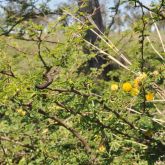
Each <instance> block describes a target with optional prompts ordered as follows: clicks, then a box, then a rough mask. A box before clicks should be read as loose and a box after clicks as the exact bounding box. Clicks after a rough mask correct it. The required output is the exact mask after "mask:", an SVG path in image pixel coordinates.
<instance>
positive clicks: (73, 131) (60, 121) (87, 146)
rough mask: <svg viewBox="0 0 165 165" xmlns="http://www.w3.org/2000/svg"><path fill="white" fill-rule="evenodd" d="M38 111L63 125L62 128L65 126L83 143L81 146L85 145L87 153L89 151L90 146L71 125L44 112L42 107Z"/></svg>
mask: <svg viewBox="0 0 165 165" xmlns="http://www.w3.org/2000/svg"><path fill="white" fill-rule="evenodd" d="M38 112H39V113H40V114H41V115H43V116H46V117H48V118H50V119H52V120H54V121H56V122H57V123H59V125H61V126H63V127H64V128H66V129H67V130H68V131H70V132H71V133H72V134H73V135H74V136H75V137H77V139H79V141H80V142H81V143H82V144H83V146H84V147H85V150H86V152H87V153H88V154H90V153H91V148H90V146H89V145H88V143H87V141H86V140H85V139H84V138H83V137H82V136H81V135H80V134H79V133H78V132H77V131H76V130H75V129H73V128H72V127H70V126H68V125H67V124H66V123H64V122H63V121H62V120H61V119H59V118H58V117H57V116H55V115H53V116H50V115H49V114H48V113H46V112H45V111H43V110H42V109H39V110H38Z"/></svg>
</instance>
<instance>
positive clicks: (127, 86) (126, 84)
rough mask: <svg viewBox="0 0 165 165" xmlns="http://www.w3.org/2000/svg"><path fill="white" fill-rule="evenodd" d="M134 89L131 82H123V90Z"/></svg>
mask: <svg viewBox="0 0 165 165" xmlns="http://www.w3.org/2000/svg"><path fill="white" fill-rule="evenodd" d="M131 89H132V85H131V84H130V83H129V82H126V83H124V84H123V91H125V92H130V91H131Z"/></svg>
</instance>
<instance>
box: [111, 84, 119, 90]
mask: <svg viewBox="0 0 165 165" xmlns="http://www.w3.org/2000/svg"><path fill="white" fill-rule="evenodd" d="M118 88H119V87H118V85H117V84H112V85H111V90H112V91H116V90H118Z"/></svg>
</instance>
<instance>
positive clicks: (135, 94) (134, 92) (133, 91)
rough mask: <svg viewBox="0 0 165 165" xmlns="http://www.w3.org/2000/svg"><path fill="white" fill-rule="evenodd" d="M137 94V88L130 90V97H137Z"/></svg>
mask: <svg viewBox="0 0 165 165" xmlns="http://www.w3.org/2000/svg"><path fill="white" fill-rule="evenodd" d="M138 94H139V89H137V88H132V90H131V95H132V96H137V95H138Z"/></svg>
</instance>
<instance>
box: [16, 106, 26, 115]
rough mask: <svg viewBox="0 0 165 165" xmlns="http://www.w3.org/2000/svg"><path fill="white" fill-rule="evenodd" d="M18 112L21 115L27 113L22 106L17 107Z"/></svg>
mask: <svg viewBox="0 0 165 165" xmlns="http://www.w3.org/2000/svg"><path fill="white" fill-rule="evenodd" d="M17 112H18V114H19V115H20V116H25V115H26V111H24V110H23V109H22V108H19V109H17Z"/></svg>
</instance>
